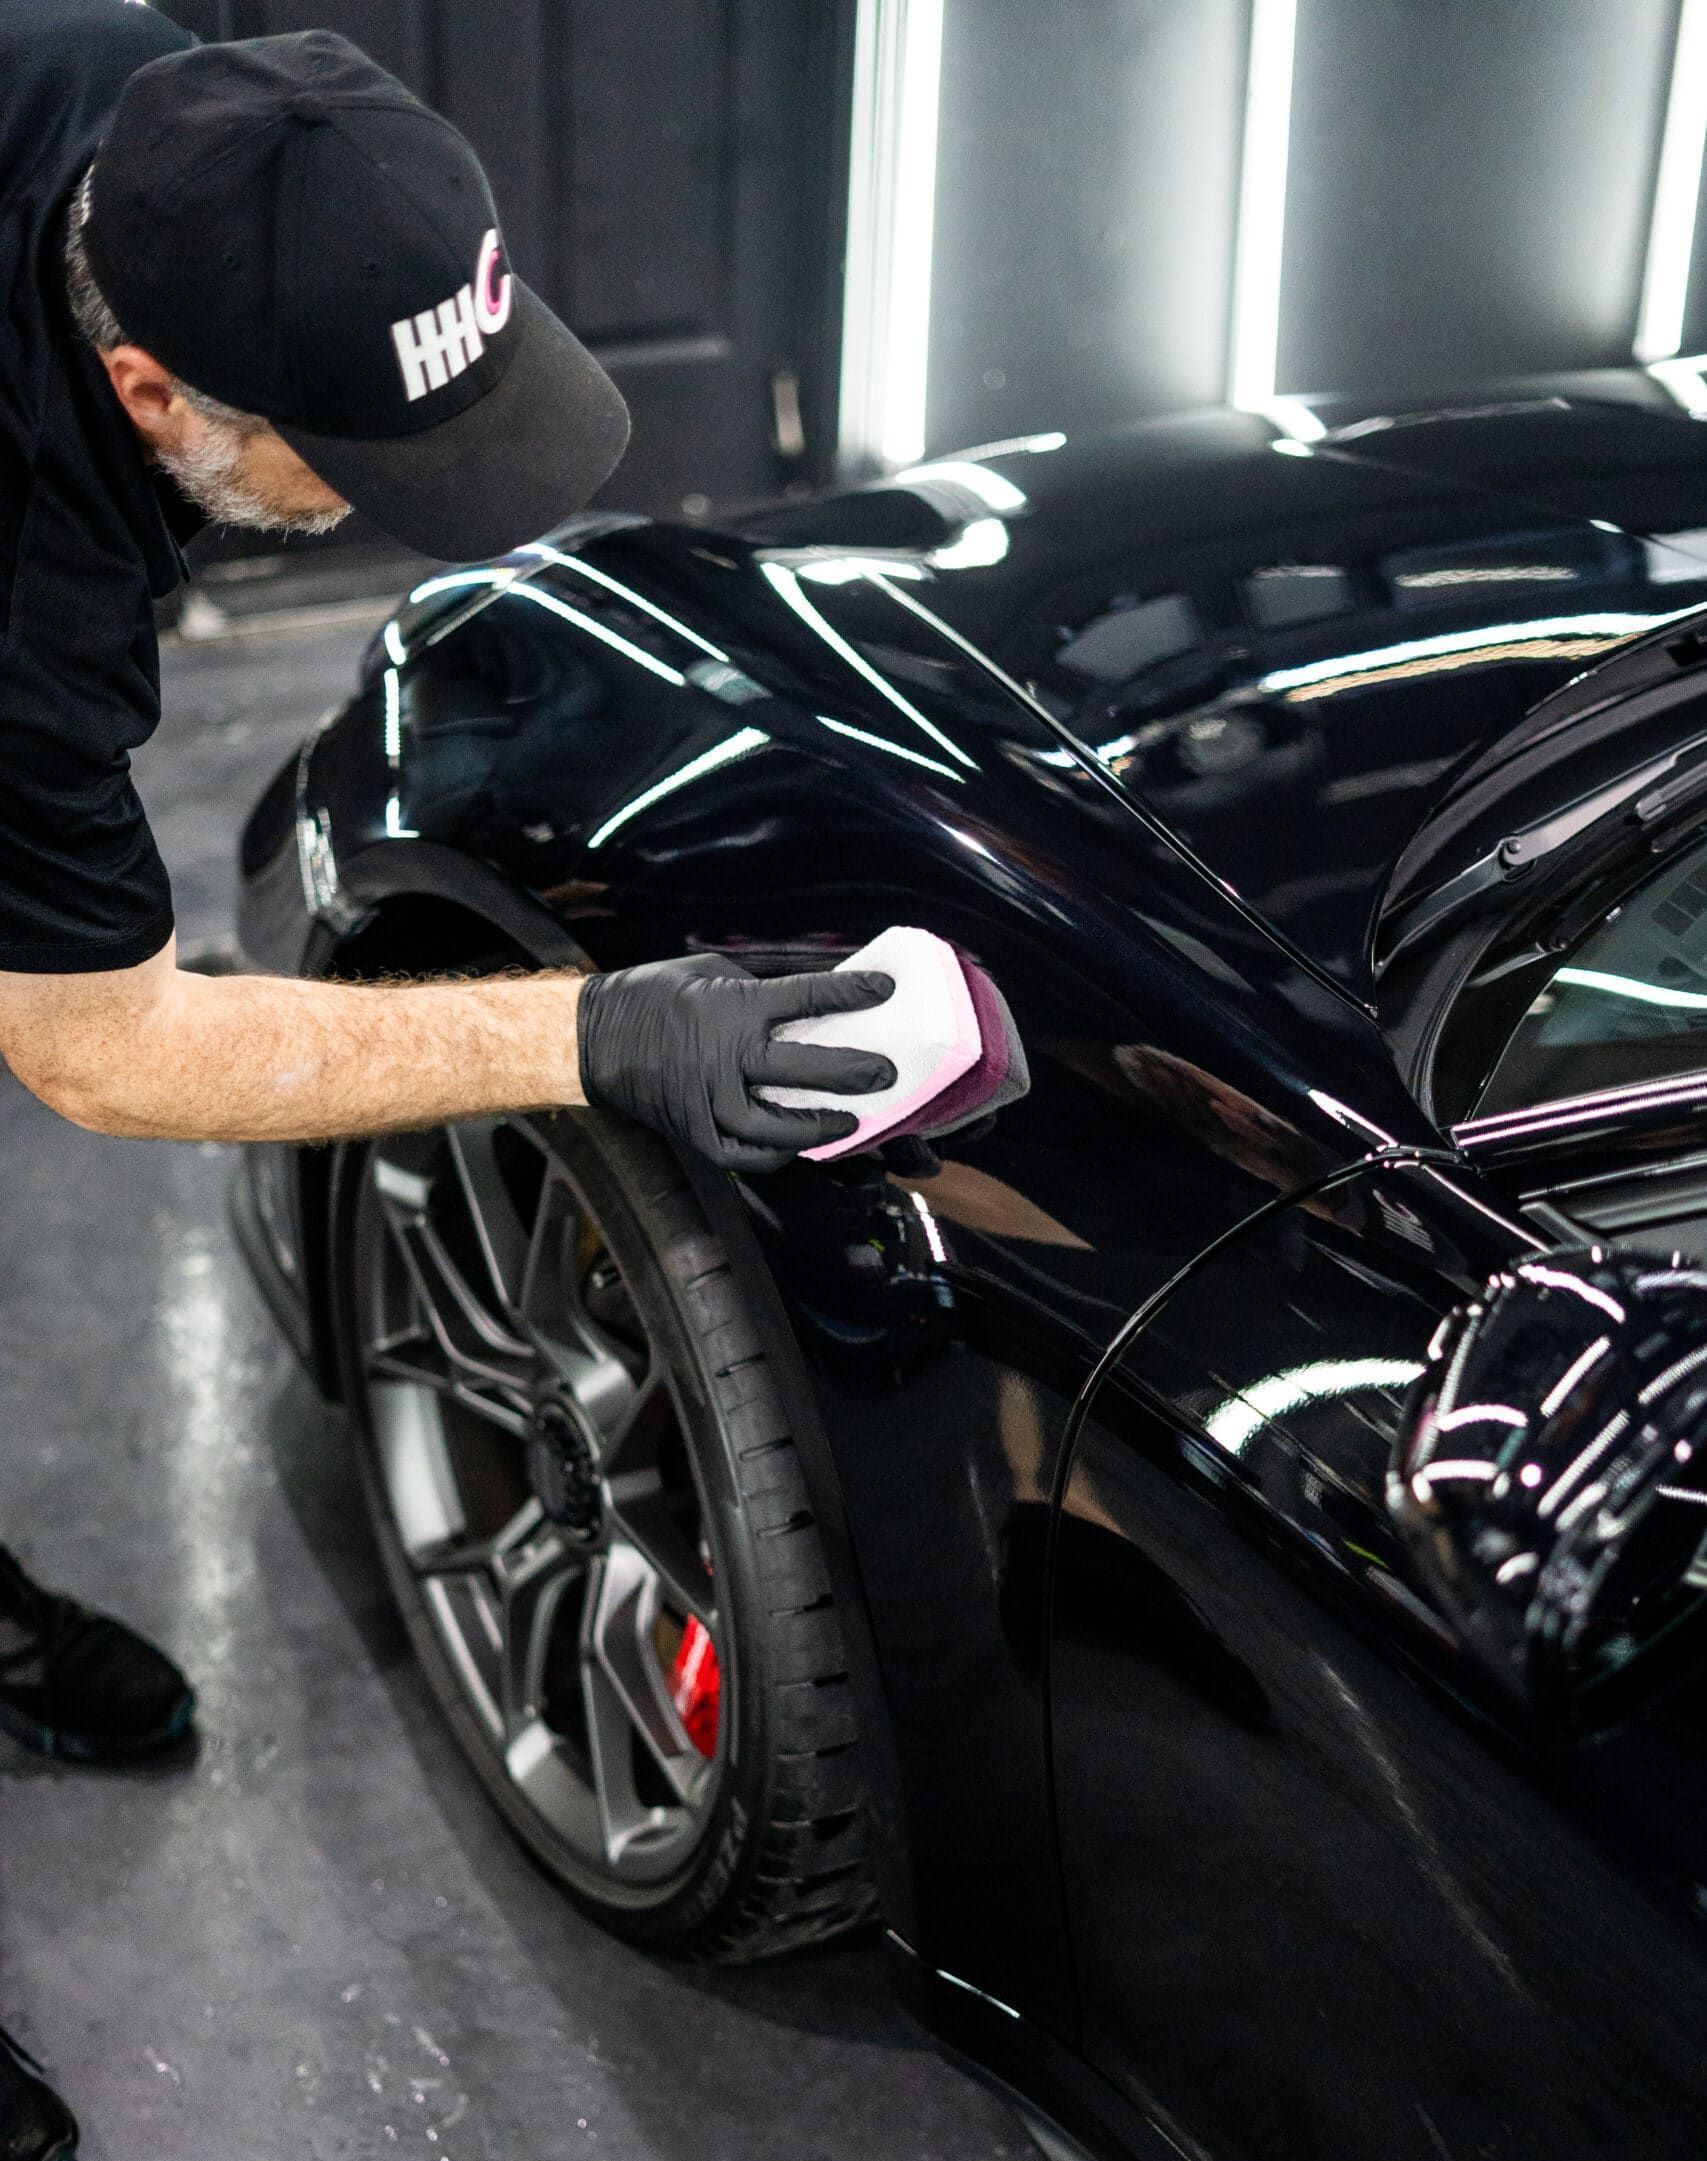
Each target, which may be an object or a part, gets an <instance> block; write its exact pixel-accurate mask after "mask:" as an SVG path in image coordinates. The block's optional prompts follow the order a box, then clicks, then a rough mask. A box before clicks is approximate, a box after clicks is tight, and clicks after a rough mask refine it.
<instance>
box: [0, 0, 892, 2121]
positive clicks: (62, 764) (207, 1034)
mask: <svg viewBox="0 0 1707 2161" xmlns="http://www.w3.org/2000/svg"><path fill="white" fill-rule="evenodd" d="M0 284H3V289H4V291H5V294H6V296H7V297H6V302H5V306H4V308H3V309H0V1056H3V1057H4V1059H5V1061H6V1063H7V1064H8V1065H9V1066H10V1067H11V1069H12V1071H13V1072H14V1073H15V1074H16V1075H17V1077H18V1078H19V1079H20V1080H21V1081H22V1082H23V1083H24V1084H25V1086H27V1087H28V1088H30V1089H32V1090H33V1091H34V1092H35V1093H36V1094H37V1095H38V1096H39V1097H41V1098H42V1100H43V1101H44V1102H46V1103H48V1104H50V1105H51V1106H52V1107H53V1108H54V1109H56V1110H58V1111H60V1112H62V1113H63V1114H64V1115H65V1116H66V1117H68V1118H70V1119H73V1120H75V1121H76V1122H77V1123H79V1124H81V1125H85V1126H88V1127H92V1128H94V1129H96V1130H98V1131H102V1132H107V1133H116V1134H131V1135H148V1136H157V1137H160V1138H165V1139H177V1140H250V1139H257V1140H286V1141H293V1140H322V1139H335V1138H338V1137H341V1136H346V1135H359V1134H367V1133H372V1132H376V1131H381V1130H384V1129H387V1128H396V1127H404V1126H426V1125H431V1124H436V1123H438V1122H439V1121H441V1120H446V1119H453V1118H461V1117H472V1116H476V1115H479V1114H480V1113H482V1112H486V1111H494V1110H499V1109H514V1108H518V1107H540V1108H547V1107H556V1106H562V1105H574V1104H580V1103H600V1104H604V1105H607V1106H610V1107H612V1108H615V1109H618V1110H622V1111H626V1112H627V1113H629V1114H630V1115H631V1116H633V1117H636V1118H639V1119H641V1120H643V1121H644V1122H646V1123H648V1124H650V1125H652V1126H653V1127H655V1128H656V1129H657V1130H659V1131H660V1132H663V1133H665V1134H668V1135H669V1136H671V1137H672V1138H673V1139H675V1140H676V1141H678V1142H680V1143H682V1144H683V1145H685V1146H688V1147H691V1148H695V1149H698V1150H700V1151H701V1152H703V1153H705V1154H707V1155H709V1156H710V1157H712V1158H713V1159H714V1160H715V1161H718V1162H721V1163H724V1164H727V1165H729V1166H731V1167H734V1168H745V1169H761V1170H762V1169H768V1168H774V1167H776V1166H778V1165H780V1164H781V1163H783V1162H785V1161H786V1160H788V1158H789V1157H790V1156H791V1155H793V1154H794V1153H796V1152H797V1151H798V1150H800V1149H803V1148H809V1147H812V1146H814V1145H817V1144H821V1143H823V1142H826V1141H829V1140H832V1139H836V1138H840V1137H842V1136H844V1135H845V1134H847V1133H848V1132H851V1131H852V1130H853V1127H854V1123H855V1121H854V1119H853V1116H852V1114H851V1112H837V1111H804V1110H787V1109H782V1108H779V1107H778V1106H776V1105H774V1104H772V1103H770V1102H768V1101H767V1100H765V1099H764V1098H763V1097H762V1096H761V1095H760V1094H759V1093H758V1090H759V1088H760V1087H761V1086H763V1085H766V1084H773V1085H774V1084H783V1085H794V1086H808V1087H813V1088H816V1089H820V1090H824V1091H827V1092H829V1093H832V1094H842V1095H858V1094H861V1093H864V1092H866V1091H868V1090H870V1089H874V1088H882V1087H886V1086H888V1085H890V1084H891V1083H892V1081H893V1079H894V1069H893V1067H892V1066H891V1065H890V1064H889V1062H888V1061H887V1060H885V1059H881V1058H874V1057H872V1056H869V1055H866V1054H861V1053H851V1052H838V1051H833V1050H828V1049H824V1048H818V1047H813V1046H810V1045H806V1044H800V1043H785V1042H779V1041H774V1040H773V1038H772V1031H773V1030H774V1029H775V1028H776V1027H777V1025H778V1024H779V1023H781V1022H783V1021H785V1020H790V1019H795V1018H799V1017H803V1016H806V1015H811V1014H820V1013H827V1012H850V1011H856V1010H859V1009H862V1008H864V1007H868V1006H871V1005H874V1004H877V1003H879V1002H880V1001H881V1000H882V999H883V998H885V997H887V996H888V995H889V994H890V992H891V990H892V988H893V986H892V984H891V983H890V981H889V979H888V978H887V977H885V976H882V975H853V974H848V973H842V974H836V975H815V976H809V977H785V978H782V979H779V980H773V981H769V982H759V981H757V980H755V979H754V978H752V977H750V976H748V975H747V974H746V973H745V971H743V970H741V969H739V968H737V967H735V966H733V965H732V964H730V963H727V962H722V961H718V960H715V959H711V958H707V957H704V956H700V957H697V958H687V959H683V960H679V961H665V962H659V963H655V964H653V965H651V966H648V967H642V968H635V969H629V970H625V971H620V972H618V973H616V974H613V975H608V976H599V977H594V978H589V979H585V980H583V979H581V978H578V977H576V976H574V975H567V974H549V975H539V976H535V977H531V978H520V979H506V980H503V981H498V982H486V983H455V984H432V985H429V984H423V985H418V986H397V987H386V988H381V987H373V988H364V987H359V986H355V985H346V984H336V983H305V982H289V981H274V980H263V979H258V978H246V977H240V976H235V977H222V978H220V977H203V976H197V975H187V974H180V973H179V971H178V969H177V967H176V965H175V950H174V944H173V936H172V913H171V897H170V893H169V890H168V886H167V881H166V875H165V872H164V870H163V868H162V866H161V862H160V858H159V855H158V853H157V852H156V850H155V847H154V843H153V840H152V838H151V836H150V834H149V830H148V826H147V822H146V820H145V818H144V816H143V813H142V809H141V806H140V804H139V803H138V801H137V798H136V795H135V792H134V790H133V788H132V785H131V780H130V774H129V765H128V754H129V752H130V751H131V750H132V749H133V748H134V747H135V746H136V745H137V744H138V743H140V742H142V741H143V740H144V739H145V738H146V737H147V736H148V735H149V733H150V732H151V731H152V729H153V727H154V725H155V723H156V720H157V718H158V710H159V707H158V669H157V655H156V651H155V644H154V633H153V618H152V602H153V601H154V600H155V599H157V598H158V597H160V596H161V595H162V594H164V593H166V592H168V591H170V590H171V588H172V587H173V586H174V585H175V584H176V583H177V581H178V580H179V579H180V578H181V577H182V575H183V563H182V559H181V557H180V555H179V552H178V551H179V543H180V542H181V541H182V540H183V539H184V538H185V537H186V536H187V535H188V534H189V533H190V532H191V531H192V530H193V529H194V528H195V526H196V525H197V524H199V523H200V522H201V520H202V519H203V518H204V517H215V518H223V519H227V520H231V521H233V522H237V523H243V524H253V525H265V526H270V527H274V528H277V529H282V530H286V531H320V530H324V529H325V528H326V527H328V526H329V525H332V524H335V523H336V522H337V520H338V519H339V518H341V517H342V516H343V515H344V514H345V512H346V511H347V509H348V508H349V507H350V505H352V504H353V505H355V506H356V507H357V508H359V509H360V510H361V511H362V512H363V513H364V514H365V515H366V516H367V517H369V518H370V519H371V520H372V521H373V522H374V523H375V524H377V525H378V526H380V527H381V528H382V529H383V530H384V531H386V532H388V533H390V534H392V535H393V536H394V537H395V538H397V539H399V540H401V541H404V542H407V543H409V544H410V545H412V546H415V547H418V548H421V549H423V550H425V551H427V552H429V553H432V554H436V555H441V556H446V557H464V558H466V557H469V556H478V555H486V554H493V553H497V552H500V551H502V550H504V549H507V548H510V547H513V546H515V545H517V544H518V543H520V542H521V541H523V540H526V539H529V538H531V537H533V536H535V535H537V534H538V533H540V532H542V531H544V530H546V529H548V528H549V527H551V526H552V525H554V524H555V523H557V522H558V521H559V520H560V519H562V518H563V517H564V516H566V515H567V514H568V513H569V512H571V511H573V510H575V509H577V508H579V507H580V505H581V504H582V503H584V502H585V501H586V499H587V498H588V497H589V496H590V495H591V494H592V493H593V491H594V490H595V489H596V488H597V487H599V486H600V485H601V484H602V482H603V481H604V480H605V479H606V478H607V476H608V475H609V473H610V472H611V470H612V468H613V467H614V465H615V464H616V461H617V459H618V457H619V456H620V455H621V451H622V448H623V444H624V442H625V440H626V435H627V415H626V413H625V412H624V409H623V406H622V401H621V399H620V398H619V397H618V395H617V393H616V391H615V389H614V387H613V386H612V384H611V383H610V382H609V381H608V379H607V378H606V377H605V375H604V374H603V372H602V371H601V370H600V368H599V367H598V366H597V364H596V363H595V362H594V361H593V359H592V358H591V357H590V356H589V355H588V353H587V352H586V351H585V350H584V348H583V347H582V346H581V345H580V344H579V343H578V342H577V341H576V340H575V338H574V337H572V336H571V334H570V333H569V331H568V330H566V329H565V328H564V326H563V325H562V324H561V323H560V322H558V321H557V319H556V318H555V317H554V316H553V315H552V314H551V313H550V311H549V310H548V309H547V308H546V307H545V306H544V305H543V304H542V303H541V302H540V301H539V300H538V299H537V298H536V297H535V296H534V294H533V293H531V292H530V291H529V290H528V288H527V287H526V286H525V285H523V284H522V282H521V281H520V279H518V278H517V277H515V276H514V274H513V273H512V271H511V270H510V269H509V268H508V266H507V264H506V262H505V260H504V253H503V241H502V236H501V232H500V229H499V225H498V219H497V213H496V211H495V210H494V208H493V206H492V201H491V196H490V193H489V191H488V189H487V184H486V179H485V176H484V174H483V173H482V171H481V169H480V166H479V164H478V162H477V161H476V159H475V157H474V155H473V152H472V151H471V150H470V149H469V147H468V145H467V144H466V143H465V142H464V141H463V140H462V138H461V137H460V136H459V135H457V134H456V133H455V131H454V130H453V129H452V128H450V127H449V126H448V125H447V124H446V123H445V122H444V121H443V120H441V119H439V118H437V117H436V116H435V115H433V114H432V113H430V112H428V111H427V109H426V108H425V107H424V106H422V105H420V104H419V103H418V102H417V101H416V100H415V99H414V98H413V97H412V96H411V95H410V94H409V93H408V92H407V91H406V90H405V89H404V88H403V87H402V85H401V84H399V83H397V82H396V81H394V80H393V79H392V78H391V77H390V76H388V75H386V74H384V73H383V72H382V71H381V70H380V69H379V68H377V67H375V66H374V65H373V64H372V63H371V62H370V61H368V60H366V59H365V58H364V57H363V56H362V55H361V54H360V53H359V52H357V51H356V49H355V48H354V47H353V46H351V45H349V44H347V43H346V42H345V41H344V40H342V39H340V38H337V37H334V36H332V35H330V34H329V33H326V32H320V31H313V32H308V33H304V34H302V35H297V36H290V37H280V38H266V39H257V40H253V41H251V42H247V43H243V44H234V45H222V46H208V47H198V46H195V45H193V44H192V43H191V41H190V40H188V39H187V38H186V37H185V36H184V35H183V33H181V32H180V31H178V30H176V29H174V28H173V27H172V25H171V24H169V23H168V22H166V21H165V20H164V19H163V18H161V17H160V16H158V15H156V14H154V13H153V12H152V11H151V10H149V9H147V8H145V7H139V6H135V5H127V4H125V0H5V5H4V7H3V8H0ZM0 1596H3V1592H0ZM18 1596H19V1597H20V1598H21V1599H22V1600H23V1603H24V1606H25V1609H26V1610H27V1611H33V1612H34V1615H35V1626H34V1630H33V1636H32V1638H31V1641H32V1643H33V1655H34V1656H35V1657H36V1659H37V1664H38V1667H39V1665H40V1664H41V1662H42V1661H43V1660H45V1661H46V1663H47V1664H48V1665H49V1666H53V1667H55V1670H56V1671H57V1669H58V1666H59V1665H63V1658H62V1657H61V1655H60V1654H61V1653H62V1652H63V1650H64V1645H65V1641H66V1640H67V1639H66V1638H65V1637H64V1635H63V1630H64V1629H66V1628H70V1627H72V1622H73V1621H75V1628H73V1634H75V1633H76V1630H77V1629H82V1630H85V1631H86V1630H87V1629H88V1628H91V1627H94V1626H95V1625H96V1624H95V1622H94V1621H92V1620H91V1619H90V1617H88V1616H86V1615H85V1616H82V1618H81V1620H77V1619H76V1616H77V1615H78V1614H80V1612H81V1609H63V1611H64V1612H69V1613H70V1614H71V1616H72V1620H70V1621H68V1620H65V1619H64V1618H63V1617H61V1618H55V1616H59V1615H62V1609H61V1608H60V1607H58V1606H54V1605H41V1604H39V1603H38V1604H36V1605H35V1606H34V1607H33V1608H31V1606H30V1601H31V1600H32V1599H34V1600H37V1601H39V1600H41V1599H43V1598H45V1596H46V1594H41V1593H38V1592H35V1590H34V1588H33V1586H29V1584H28V1579H24V1589H23V1590H22V1591H21V1592H20V1593H19V1594H18ZM3 1611H4V1608H3V1607H0V1612H3ZM104 1625H105V1626H106V1627H108V1628H113V1627H116V1625H117V1624H111V1623H109V1624H104ZM56 1631H61V1633H56ZM28 1633H29V1631H26V1634H28ZM130 1641H131V1642H132V1643H133V1644H135V1643H136V1639H134V1638H132V1639H130ZM84 1642H85V1653H84V1655H85V1657H87V1655H88V1639H87V1636H86V1635H85V1638H84ZM5 1644H6V1639H5V1636H4V1634H3V1633H0V1657H3V1656H4V1652H5ZM146 1648H147V1647H146V1646H141V1645H137V1649H138V1650H139V1651H144V1652H145V1651H146ZM26 1655H31V1654H29V1653H28V1652H27V1653H26ZM150 1655H152V1656H157V1655H158V1654H150ZM56 1662H57V1663H56ZM161 1663H162V1664H164V1663H165V1662H164V1661H162V1662H161ZM168 1671H172V1669H168ZM40 1678H41V1676H40V1673H39V1672H38V1673H37V1674H36V1679H37V1680H38V1681H39V1680H40ZM155 1678H156V1681H157V1682H158V1681H159V1678H160V1677H159V1675H158V1673H156V1676H155ZM173 1679H174V1680H176V1675H175V1672H173ZM3 1683H4V1674H3V1672H0V1687H3ZM177 1689H178V1691H179V1693H178V1695H177V1696H175V1697H174V1701H175V1702H177V1703H178V1704H179V1706H180V1708H179V1709H178V1710H177V1711H175V1712H172V1713H171V1714H170V1715H171V1716H175V1717H177V1718H178V1719H179V1721H180V1723H181V1722H182V1720H183V1719H184V1718H187V1715H188V1710H187V1705H188V1698H187V1694H184V1693H183V1692H182V1683H181V1681H180V1682H178V1683H177ZM96 1693H97V1695H98V1694H99V1693H100V1691H99V1689H97V1690H96ZM38 1696H40V1691H39V1689H38ZM50 1698H51V1691H49V1693H48V1695H47V1696H40V1702H41V1703H42V1704H46V1703H47V1702H48V1701H49V1700H50ZM159 1709H160V1705H159V1703H158V1702H151V1703H150V1705H149V1707H148V1714H149V1716H150V1717H153V1716H154V1714H155V1713H157V1712H158V1711H159ZM91 1715H93V1716H95V1718H96V1721H97V1723H99V1707H98V1706H97V1707H96V1710H95V1711H94V1713H91V1711H90V1710H89V1708H88V1706H87V1705H84V1706H83V1707H82V1708H80V1709H78V1710H77V1711H76V1716H77V1717H79V1718H82V1719H84V1720H85V1721H87V1720H88V1718H89V1717H90V1716H91ZM66 1716H67V1713H66V1712H65V1710H64V1709H63V1707H62V1708H61V1709H60V1710H59V1711H57V1712H49V1711H47V1710H43V1711H42V1715H40V1716H39V1717H38V1718H37V1719H36V1721H35V1723H36V1727H37V1729H38V1730H37V1731H36V1734H35V1736H34V1737H35V1738H36V1739H37V1740H38V1741H42V1740H52V1739H53V1738H54V1734H55V1731H56V1730H57V1729H56V1728H55V1727H54V1719H55V1718H58V1719H60V1720H61V1721H62V1722H63V1721H64V1720H65V1718H66ZM169 1722H170V1717H169V1718H168V1723H169ZM152 1730H153V1729H152V1728H150V1731H151V1732H152ZM75 2139H76V2129H75V2125H74V2124H73V2123H72V2121H71V2118H70V2115H69V2112H68V2111H67V2110H66V2109H65V2108H64V2106H63V2104H62V2103H60V2102H59V2101H58V2099H57V2097H56V2096H54V2095H53V2094H52V2093H51V2092H50V2090H49V2089H48V2087H47V2086H46V2084H45V2083H44V2081H43V2080H42V2079H41V2078H40V2077H39V2075H38V2074H37V2072H36V2070H35V2069H34V2067H33V2066H32V2065H31V2063H30V2061H29V2059H28V2058H27V2057H25V2056H24V2055H23V2052H22V2051H21V2050H20V2049H18V2048H16V2047H15V2046H14V2045H11V2044H8V2043H6V2042H5V2040H4V2037H3V2036H0V2161H50V2157H53V2156H58V2155H62V2154H66V2153H69V2152H71V2151H72V2150H73V2147H74V2144H75Z"/></svg>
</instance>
